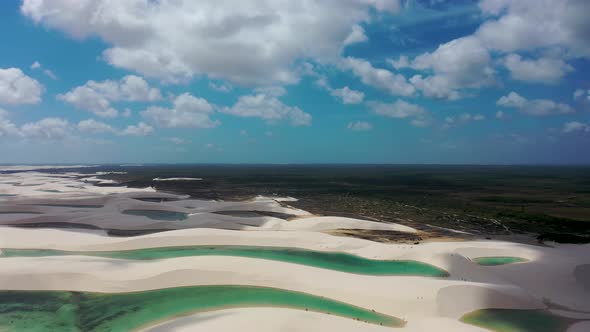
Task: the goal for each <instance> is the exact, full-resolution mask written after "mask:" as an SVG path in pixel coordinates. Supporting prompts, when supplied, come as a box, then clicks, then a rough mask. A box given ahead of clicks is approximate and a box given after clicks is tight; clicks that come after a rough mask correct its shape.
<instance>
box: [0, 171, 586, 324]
mask: <svg viewBox="0 0 590 332" xmlns="http://www.w3.org/2000/svg"><path fill="white" fill-rule="evenodd" d="M94 176H96V174H94V175H92V174H91V175H88V174H87V175H80V174H73V173H65V174H57V175H50V174H44V173H39V172H30V173H15V174H11V175H6V174H2V175H0V193H3V194H4V195H17V196H3V197H2V198H1V199H0V212H3V213H1V214H0V224H4V225H6V224H12V225H16V224H21V225H23V224H31V223H34V224H36V225H37V226H43V225H44V224H45V225H47V226H52V225H53V224H55V223H58V222H61V223H70V224H72V225H74V224H77V225H86V226H93V227H96V228H97V229H138V230H143V229H158V230H159V229H170V230H171V231H168V232H161V233H155V234H150V235H143V236H136V237H129V238H124V237H108V236H105V235H102V234H95V233H92V232H88V233H81V232H75V231H71V230H70V231H68V230H59V229H50V228H38V229H30V228H29V229H25V228H15V227H2V228H0V250H1V248H13V249H18V248H21V249H27V248H28V249H43V248H45V249H56V250H65V251H81V252H84V251H109V250H111V251H112V250H130V249H143V248H158V247H171V246H197V245H200V246H204V245H233V246H239V245H242V246H263V247H292V248H300V249H307V250H314V251H329V252H342V253H348V254H352V255H357V256H360V257H364V258H368V259H380V260H405V261H407V260H410V261H419V262H423V263H426V264H430V265H433V266H436V267H439V268H441V269H444V270H446V271H448V272H449V276H448V277H446V278H433V277H418V276H373V275H360V274H353V273H345V272H340V271H336V270H329V269H324V268H319V267H314V266H309V265H303V264H295V263H289V262H285V261H276V260H267V259H260V258H252V257H235V256H191V257H176V258H167V259H158V260H149V261H136V260H123V259H113V258H105V257H93V256H84V255H78V254H77V255H72V256H53V257H1V256H0V285H1V286H0V288H2V289H3V290H71V291H91V292H108V293H119V292H129V291H142V290H153V289H159V288H166V287H179V286H195V285H246V286H262V287H275V288H280V289H285V290H292V291H298V292H304V293H309V294H313V295H317V296H324V297H326V298H330V299H334V300H338V301H342V302H346V303H351V304H354V305H357V306H360V307H363V308H366V309H374V310H376V311H378V312H381V313H385V314H389V315H392V316H395V317H399V318H402V319H404V320H406V321H407V325H406V326H405V327H404V328H400V329H399V330H400V331H460V332H461V331H483V330H482V329H481V328H478V327H475V326H472V325H468V324H466V323H463V322H461V321H460V320H459V319H460V318H461V317H462V316H463V315H465V314H467V313H470V312H473V311H475V310H479V309H488V308H505V309H548V310H550V311H552V312H553V313H555V314H558V315H561V316H564V317H577V318H585V317H586V316H587V315H588V314H587V313H586V312H587V311H590V300H588V299H589V298H590V297H589V296H588V295H589V292H590V291H589V289H588V283H587V279H588V276H589V274H588V271H589V270H588V264H587V262H588V257H590V245H555V246H554V247H548V246H545V247H541V246H530V245H524V244H516V243H510V242H502V241H488V240H482V241H464V242H428V243H421V244H419V245H410V244H395V243H394V244H384V243H376V242H371V241H367V240H362V239H357V238H349V237H336V236H332V235H329V234H326V233H324V231H326V230H333V229H339V228H346V229H350V228H353V229H375V230H394V231H399V232H407V233H415V232H416V230H415V229H413V228H410V227H406V226H403V225H397V224H390V223H380V222H374V221H367V220H359V219H352V218H342V217H330V216H327V217H326V216H313V215H311V214H309V213H307V212H306V211H303V210H299V209H295V208H292V207H290V206H288V205H286V204H288V202H289V201H291V200H293V198H290V197H287V198H278V197H256V198H254V199H252V200H248V201H243V202H224V201H204V200H195V199H189V198H187V197H185V196H178V195H172V194H164V193H158V192H154V191H153V189H151V188H146V189H144V190H136V189H131V188H124V187H118V186H112V187H110V186H109V187H97V186H94V185H92V183H93V182H95V181H94V179H93V177H94ZM88 178H90V179H91V181H90V182H84V181H85V180H84V179H87V180H88ZM39 186H40V187H41V188H51V189H43V190H56V191H59V193H57V192H56V193H52V192H40V191H38V190H37V189H36V187H39ZM54 195H55V196H54ZM227 211H233V212H235V213H236V214H235V215H227V214H220V212H227ZM243 211H263V212H274V213H280V214H284V215H289V216H295V217H293V218H287V219H285V218H279V217H275V216H267V215H258V214H256V213H252V214H248V215H244V216H240V213H241V212H243ZM16 212H19V213H16ZM498 256H500V257H501V256H513V257H518V258H523V259H526V262H525V263H518V264H506V265H498V266H482V265H479V264H477V263H476V262H474V261H473V259H475V258H480V257H498ZM236 326H240V329H242V330H256V331H276V330H286V327H289V329H288V330H292V331H303V330H305V331H308V330H331V331H333V330H339V331H385V329H386V328H383V327H380V326H376V325H368V324H366V323H363V322H357V321H353V320H350V319H346V318H341V317H333V316H328V315H325V314H320V313H312V312H305V311H301V310H293V309H284V308H232V309H226V310H217V311H213V312H202V313H197V314H193V315H190V316H186V317H182V318H178V319H173V320H170V321H167V322H163V323H161V324H159V325H157V326H153V327H152V328H151V330H152V331H165V330H177V331H198V330H207V331H210V330H215V331H224V330H230V329H231V330H235V328H236ZM585 327H587V325H584V323H578V324H576V325H573V326H572V328H571V329H570V330H571V331H582V330H584V328H585ZM387 329H389V328H387ZM148 330H150V329H148Z"/></svg>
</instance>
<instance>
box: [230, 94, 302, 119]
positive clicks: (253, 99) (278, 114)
mask: <svg viewBox="0 0 590 332" xmlns="http://www.w3.org/2000/svg"><path fill="white" fill-rule="evenodd" d="M221 111H222V112H224V113H227V114H231V115H235V116H239V117H252V118H260V119H263V120H265V121H267V122H269V123H276V122H279V121H283V120H287V121H289V122H290V123H291V125H293V126H310V125H311V119H312V117H311V114H308V113H305V112H304V111H302V110H301V109H300V108H299V107H296V106H288V105H285V104H283V102H281V101H280V100H278V99H277V98H276V97H274V96H272V95H267V94H265V93H258V94H255V95H247V96H241V97H240V98H239V99H238V101H237V102H236V103H235V104H234V105H233V106H231V107H224V108H222V109H221Z"/></svg>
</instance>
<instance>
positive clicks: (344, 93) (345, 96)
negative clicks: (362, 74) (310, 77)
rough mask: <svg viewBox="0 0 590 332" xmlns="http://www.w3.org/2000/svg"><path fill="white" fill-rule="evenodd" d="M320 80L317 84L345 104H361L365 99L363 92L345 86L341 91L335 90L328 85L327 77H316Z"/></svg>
mask: <svg viewBox="0 0 590 332" xmlns="http://www.w3.org/2000/svg"><path fill="white" fill-rule="evenodd" d="M315 76H317V77H318V79H317V80H316V81H315V84H316V85H317V86H319V87H320V88H323V89H325V90H327V91H328V92H330V95H332V96H333V97H337V98H338V99H340V100H341V101H342V103H343V104H360V103H362V102H363V99H365V94H364V93H363V92H362V91H357V90H353V89H351V88H349V87H348V86H345V87H343V88H340V89H334V88H332V86H331V85H330V83H328V79H327V78H326V76H323V75H317V74H316V75H315Z"/></svg>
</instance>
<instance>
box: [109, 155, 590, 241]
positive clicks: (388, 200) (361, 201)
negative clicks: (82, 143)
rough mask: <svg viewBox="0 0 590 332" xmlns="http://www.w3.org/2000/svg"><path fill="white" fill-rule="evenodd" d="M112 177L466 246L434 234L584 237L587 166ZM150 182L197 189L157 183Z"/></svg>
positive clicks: (152, 170)
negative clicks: (278, 204) (259, 201)
mask: <svg viewBox="0 0 590 332" xmlns="http://www.w3.org/2000/svg"><path fill="white" fill-rule="evenodd" d="M108 170H112V171H127V172H128V174H111V175H108V176H105V177H106V178H109V179H113V180H116V181H120V182H121V183H123V184H125V185H127V186H130V187H147V186H154V187H155V188H156V189H158V190H161V191H165V192H174V193H178V194H188V195H191V196H192V197H194V198H201V199H224V200H240V199H249V198H252V197H253V196H256V195H267V196H272V195H280V196H293V197H296V198H298V199H299V201H297V202H290V203H289V204H290V205H293V206H295V207H298V208H302V209H304V210H307V211H309V212H311V213H314V214H318V215H336V216H344V217H356V218H371V219H377V220H380V221H384V222H397V223H402V224H405V225H408V226H411V227H414V228H417V229H419V230H421V231H424V232H425V234H427V236H451V237H459V236H460V237H465V238H470V236H469V235H465V234H464V235H459V234H457V233H452V232H448V231H445V230H443V229H441V228H437V227H443V228H450V229H453V230H459V231H464V232H468V233H472V234H476V237H486V236H487V237H493V236H504V235H510V234H515V233H517V234H530V235H531V238H534V237H535V236H537V235H539V234H543V233H554V234H577V235H581V236H584V235H590V167H553V166H450V165H449V166H443V165H422V166H419V165H398V166H395V165H175V166H165V165H151V166H144V167H140V168H138V167H135V168H124V167H121V168H120V169H117V168H113V167H109V168H108ZM156 177H200V178H203V181H155V182H154V181H153V180H152V179H154V178H156ZM429 225H431V226H429ZM432 226H435V227H432ZM531 233H533V234H531ZM378 238H379V239H385V238H386V237H385V236H383V234H381V235H380V236H379V237H378ZM385 240H386V239H385ZM393 240H395V238H394V239H393Z"/></svg>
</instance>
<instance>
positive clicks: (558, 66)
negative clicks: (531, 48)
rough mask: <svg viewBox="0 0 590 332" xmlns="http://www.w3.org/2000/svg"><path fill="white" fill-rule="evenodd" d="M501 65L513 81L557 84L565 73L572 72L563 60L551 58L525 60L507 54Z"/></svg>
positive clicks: (516, 55) (518, 56)
mask: <svg viewBox="0 0 590 332" xmlns="http://www.w3.org/2000/svg"><path fill="white" fill-rule="evenodd" d="M502 63H503V64H504V66H506V68H507V69H508V70H509V71H510V74H511V76H512V78H513V79H515V80H519V81H527V82H539V83H557V82H559V80H561V78H562V77H563V76H564V75H565V74H566V73H567V72H570V71H572V70H573V67H572V66H570V65H568V64H567V63H566V62H565V61H564V60H562V59H559V58H553V57H544V58H538V59H535V60H527V59H523V58H522V57H521V56H520V55H518V54H509V55H507V56H506V57H505V58H504V59H503V61H502Z"/></svg>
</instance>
